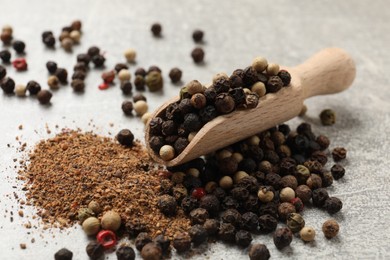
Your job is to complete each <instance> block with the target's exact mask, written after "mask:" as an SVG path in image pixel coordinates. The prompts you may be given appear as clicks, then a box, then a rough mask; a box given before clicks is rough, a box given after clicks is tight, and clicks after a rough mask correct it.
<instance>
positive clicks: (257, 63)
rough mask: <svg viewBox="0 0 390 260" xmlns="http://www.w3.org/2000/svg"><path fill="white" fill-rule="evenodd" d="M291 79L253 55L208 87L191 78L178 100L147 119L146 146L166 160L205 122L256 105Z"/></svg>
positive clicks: (217, 78)
mask: <svg viewBox="0 0 390 260" xmlns="http://www.w3.org/2000/svg"><path fill="white" fill-rule="evenodd" d="M149 73H151V72H149ZM152 73H157V72H152ZM148 77H149V74H148V76H147V77H146V78H147V79H148ZM290 80H291V76H290V74H289V73H288V72H287V71H285V70H279V66H278V65H276V64H271V63H270V64H268V62H267V61H266V60H265V59H264V58H257V59H255V60H254V62H253V64H252V66H249V67H247V68H245V69H244V70H242V69H237V70H235V71H234V72H233V74H232V75H231V76H230V77H228V76H227V75H226V74H223V73H221V74H218V75H216V76H215V77H214V80H213V84H212V85H211V86H210V87H208V88H205V87H204V86H203V85H202V84H201V83H200V82H198V81H197V80H193V81H191V82H189V83H188V84H187V85H185V86H184V87H183V88H182V89H181V91H180V100H179V101H177V102H175V103H172V104H170V105H169V106H168V107H167V109H166V110H165V111H163V112H162V113H161V114H160V115H159V117H155V118H153V119H152V120H151V121H150V123H149V129H150V139H149V146H150V148H151V149H152V150H153V151H154V152H155V153H156V154H159V155H160V157H161V158H162V159H163V160H165V161H169V160H171V159H173V158H174V157H176V156H177V155H178V154H180V153H181V152H182V151H183V150H184V149H185V148H186V146H187V145H188V144H189V143H190V141H191V139H192V137H193V136H194V135H195V134H196V132H197V131H199V130H200V129H201V128H202V127H203V126H204V125H205V124H206V123H208V122H209V121H211V120H213V119H214V118H216V117H217V116H219V115H224V114H228V113H231V112H233V111H234V110H235V109H250V108H255V107H256V106H257V104H258V102H259V98H260V97H262V96H264V95H265V94H267V93H274V92H277V91H279V90H280V89H281V88H282V87H287V86H289V84H290ZM147 84H148V80H147ZM148 86H149V84H148Z"/></svg>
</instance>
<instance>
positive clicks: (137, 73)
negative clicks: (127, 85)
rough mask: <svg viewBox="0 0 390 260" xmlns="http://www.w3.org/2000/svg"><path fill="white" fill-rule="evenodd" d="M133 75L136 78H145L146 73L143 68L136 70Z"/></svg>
mask: <svg viewBox="0 0 390 260" xmlns="http://www.w3.org/2000/svg"><path fill="white" fill-rule="evenodd" d="M134 74H135V75H136V76H142V77H145V76H146V71H145V69H144V68H137V69H136V70H135V72H134Z"/></svg>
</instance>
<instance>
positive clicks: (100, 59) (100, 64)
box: [88, 52, 106, 68]
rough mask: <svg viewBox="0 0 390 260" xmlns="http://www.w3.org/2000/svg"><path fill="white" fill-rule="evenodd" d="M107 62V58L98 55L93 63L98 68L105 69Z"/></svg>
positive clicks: (93, 57)
mask: <svg viewBox="0 0 390 260" xmlns="http://www.w3.org/2000/svg"><path fill="white" fill-rule="evenodd" d="M88 54H89V52H88ZM105 61H106V58H104V56H103V55H100V54H98V55H95V56H92V62H93V64H95V67H96V68H100V67H103V65H104V62H105Z"/></svg>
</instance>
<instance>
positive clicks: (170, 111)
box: [165, 103, 201, 132]
mask: <svg viewBox="0 0 390 260" xmlns="http://www.w3.org/2000/svg"><path fill="white" fill-rule="evenodd" d="M189 115H191V116H189ZM193 115H195V116H196V117H194V116H193ZM186 116H188V117H189V118H188V122H187V123H188V124H189V125H193V126H195V125H196V124H197V123H196V122H199V124H201V123H200V121H199V117H198V116H197V115H196V114H188V115H186ZM165 117H166V118H167V119H169V120H174V121H175V122H181V121H182V120H183V118H182V113H181V111H180V107H179V104H177V103H172V104H170V105H168V107H167V109H166V110H165ZM196 119H198V120H196ZM193 123H196V124H193ZM200 126H201V125H200ZM186 129H187V127H186ZM187 130H188V132H191V131H190V130H189V129H187Z"/></svg>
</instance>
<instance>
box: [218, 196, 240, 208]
mask: <svg viewBox="0 0 390 260" xmlns="http://www.w3.org/2000/svg"><path fill="white" fill-rule="evenodd" d="M239 206H240V204H239V203H238V201H237V200H236V199H235V198H233V197H232V196H226V197H225V198H224V199H223V201H222V208H223V209H225V210H226V209H238V207H239Z"/></svg>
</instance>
